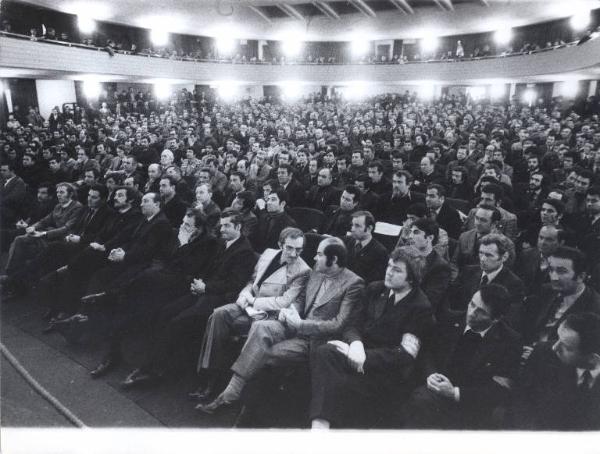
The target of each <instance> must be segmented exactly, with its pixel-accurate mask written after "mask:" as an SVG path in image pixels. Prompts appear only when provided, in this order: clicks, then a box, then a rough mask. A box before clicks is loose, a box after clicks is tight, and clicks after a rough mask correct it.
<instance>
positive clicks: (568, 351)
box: [512, 312, 600, 430]
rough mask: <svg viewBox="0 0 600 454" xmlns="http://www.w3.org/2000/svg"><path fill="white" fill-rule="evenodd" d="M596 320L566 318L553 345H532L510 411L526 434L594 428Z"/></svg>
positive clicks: (599, 426)
mask: <svg viewBox="0 0 600 454" xmlns="http://www.w3.org/2000/svg"><path fill="white" fill-rule="evenodd" d="M599 375H600V316H599V315H598V314H594V313H591V312H581V313H578V314H569V315H568V316H567V317H566V318H565V319H564V320H563V322H562V323H561V324H560V325H559V327H558V339H557V340H556V342H554V343H552V342H544V343H541V344H539V345H537V346H536V347H535V349H534V350H533V352H532V354H531V357H530V358H529V360H528V361H527V363H526V365H525V368H524V370H523V374H522V378H521V381H520V387H519V389H518V392H517V398H516V399H515V403H514V406H513V408H512V410H513V411H512V413H513V423H514V425H515V426H514V427H515V428H518V429H526V430H532V429H533V430H536V429H537V430H600V418H598V415H600V380H599V379H598V376H599Z"/></svg>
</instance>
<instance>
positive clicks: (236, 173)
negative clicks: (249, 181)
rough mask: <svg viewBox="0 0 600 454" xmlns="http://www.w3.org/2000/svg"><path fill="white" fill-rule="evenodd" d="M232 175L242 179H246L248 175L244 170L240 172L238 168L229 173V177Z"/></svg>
mask: <svg viewBox="0 0 600 454" xmlns="http://www.w3.org/2000/svg"><path fill="white" fill-rule="evenodd" d="M231 177H238V178H239V179H240V181H244V182H245V181H246V175H244V174H243V173H242V172H238V171H237V170H236V171H235V172H231V173H230V174H229V178H231Z"/></svg>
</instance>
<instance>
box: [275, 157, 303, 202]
mask: <svg viewBox="0 0 600 454" xmlns="http://www.w3.org/2000/svg"><path fill="white" fill-rule="evenodd" d="M277 181H278V182H279V185H280V186H281V187H282V188H283V190H284V191H285V193H286V194H287V200H288V206H290V207H299V206H304V204H305V199H306V197H305V194H304V187H303V186H302V184H300V183H299V182H298V181H297V180H296V179H295V178H294V174H293V171H292V167H291V166H290V165H289V164H280V165H279V167H278V168H277Z"/></svg>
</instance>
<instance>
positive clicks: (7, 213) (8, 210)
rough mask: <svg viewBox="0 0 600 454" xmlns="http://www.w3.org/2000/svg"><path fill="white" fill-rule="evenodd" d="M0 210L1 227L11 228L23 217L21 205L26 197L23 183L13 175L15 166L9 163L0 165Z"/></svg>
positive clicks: (25, 187) (25, 188)
mask: <svg viewBox="0 0 600 454" xmlns="http://www.w3.org/2000/svg"><path fill="white" fill-rule="evenodd" d="M0 177H1V180H0V184H1V185H2V186H1V187H0V208H1V210H2V226H4V227H12V226H14V225H15V223H16V222H17V221H18V220H19V219H20V218H21V216H23V203H24V202H25V197H26V196H27V186H26V185H25V182H24V181H23V180H22V179H21V177H18V176H17V174H16V173H15V165H14V164H13V163H10V162H3V163H2V164H0Z"/></svg>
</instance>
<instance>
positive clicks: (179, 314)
mask: <svg viewBox="0 0 600 454" xmlns="http://www.w3.org/2000/svg"><path fill="white" fill-rule="evenodd" d="M241 231H242V218H241V215H240V213H239V212H238V211H235V210H232V209H230V208H227V209H225V210H223V211H222V212H221V239H222V243H221V244H220V245H219V247H218V249H217V252H216V254H215V255H214V264H213V266H212V267H211V268H210V270H208V272H207V274H205V275H203V276H198V277H197V278H196V279H193V280H192V283H191V285H190V293H189V294H187V295H184V296H182V297H181V298H178V299H176V300H175V301H173V302H170V303H168V304H166V305H165V306H164V307H163V308H162V309H161V310H160V311H159V312H158V314H157V316H156V324H155V326H154V328H153V338H152V340H151V341H150V347H149V352H150V354H149V355H148V358H147V360H146V361H145V362H144V364H143V365H142V366H141V367H140V368H138V369H136V370H134V371H133V372H132V373H131V374H129V376H128V377H127V379H126V380H125V382H124V383H123V384H124V385H126V386H131V385H135V384H139V383H142V382H149V381H153V380H156V379H158V378H159V377H161V376H163V375H164V374H165V373H166V372H167V371H168V370H169V368H170V366H171V362H172V357H173V356H175V354H176V353H177V352H180V351H181V350H178V349H176V346H177V345H179V344H180V343H182V344H185V345H188V346H189V345H190V342H192V341H193V340H196V339H198V338H201V337H202V334H203V331H204V327H205V326H206V321H207V319H208V317H209V316H210V314H211V313H212V312H213V310H214V309H215V308H217V307H220V306H222V305H223V304H225V303H227V302H229V301H231V300H232V299H235V298H236V297H237V295H238V293H239V292H240V291H241V289H242V288H243V287H244V285H246V283H247V282H248V279H250V276H251V275H252V270H253V268H254V264H255V263H256V257H255V254H254V251H253V250H252V247H251V246H250V243H249V242H248V240H247V239H246V238H245V237H244V236H243V235H242V234H241ZM183 351H187V352H188V353H189V351H188V350H185V349H183Z"/></svg>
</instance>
